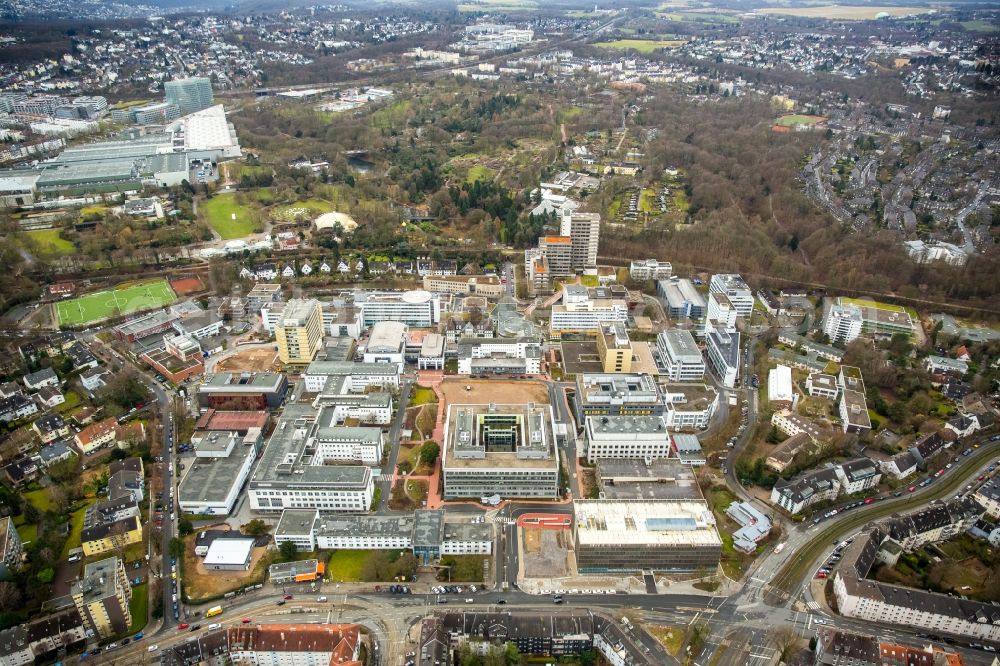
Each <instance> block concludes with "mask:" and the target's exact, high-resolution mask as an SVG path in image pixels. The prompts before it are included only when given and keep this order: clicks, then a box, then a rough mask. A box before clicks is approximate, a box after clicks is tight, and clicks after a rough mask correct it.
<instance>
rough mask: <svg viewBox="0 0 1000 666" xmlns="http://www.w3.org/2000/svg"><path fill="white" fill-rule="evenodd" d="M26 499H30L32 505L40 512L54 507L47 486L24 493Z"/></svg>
mask: <svg viewBox="0 0 1000 666" xmlns="http://www.w3.org/2000/svg"><path fill="white" fill-rule="evenodd" d="M24 499H26V500H28V502H29V503H30V504H31V506H33V507H35V508H36V509H38V511H39V512H40V513H45V512H46V511H48V510H49V509H50V508H51V507H52V503H51V502H50V501H49V491H48V490H46V489H45V488H40V489H39V490H32V491H31V492H28V493H24Z"/></svg>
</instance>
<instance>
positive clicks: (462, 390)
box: [441, 379, 549, 405]
mask: <svg viewBox="0 0 1000 666" xmlns="http://www.w3.org/2000/svg"><path fill="white" fill-rule="evenodd" d="M466 387H469V390H466ZM441 392H442V393H443V394H444V397H445V401H446V402H447V404H449V405H462V404H465V405H488V404H489V403H491V402H494V403H496V404H498V405H523V404H526V403H529V402H534V403H536V404H540V405H547V404H549V392H548V389H547V388H546V386H545V384H542V383H541V382H536V381H532V380H530V379H520V380H514V379H507V380H504V379H491V380H489V381H486V380H476V379H447V380H445V381H443V382H441Z"/></svg>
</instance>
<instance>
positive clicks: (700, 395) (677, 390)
mask: <svg viewBox="0 0 1000 666" xmlns="http://www.w3.org/2000/svg"><path fill="white" fill-rule="evenodd" d="M661 388H662V389H663V393H664V394H669V395H672V396H673V395H683V396H684V400H683V401H679V400H672V401H671V403H670V406H671V408H672V409H675V410H677V411H679V412H695V411H702V410H703V409H706V408H707V407H708V406H709V405H711V404H712V403H713V402H715V401H716V400H717V399H718V397H719V394H718V392H717V391H716V390H715V389H714V388H712V387H711V386H709V385H708V384H663V385H662V387H661Z"/></svg>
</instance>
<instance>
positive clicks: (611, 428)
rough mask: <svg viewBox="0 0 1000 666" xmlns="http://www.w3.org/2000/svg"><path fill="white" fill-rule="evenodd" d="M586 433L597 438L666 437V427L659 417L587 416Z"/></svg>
mask: <svg viewBox="0 0 1000 666" xmlns="http://www.w3.org/2000/svg"><path fill="white" fill-rule="evenodd" d="M587 431H588V433H593V434H595V435H598V436H600V435H607V436H613V435H624V434H652V433H662V434H663V437H664V438H666V437H667V427H666V425H664V423H663V418H662V417H660V416H588V417H587Z"/></svg>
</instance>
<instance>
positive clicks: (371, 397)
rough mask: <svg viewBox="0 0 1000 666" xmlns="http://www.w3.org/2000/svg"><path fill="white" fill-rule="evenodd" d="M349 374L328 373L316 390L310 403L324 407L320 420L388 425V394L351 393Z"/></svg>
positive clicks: (376, 392) (389, 396)
mask: <svg viewBox="0 0 1000 666" xmlns="http://www.w3.org/2000/svg"><path fill="white" fill-rule="evenodd" d="M350 381H351V378H350V377H345V376H343V375H336V376H334V377H331V378H330V379H329V380H328V381H327V382H326V385H325V386H324V387H323V388H322V389H321V390H320V391H319V392H318V393H317V394H316V398H315V399H314V400H313V403H312V404H313V407H317V408H320V409H321V410H324V412H325V413H324V414H322V415H321V418H320V420H321V421H325V422H327V423H330V424H339V423H344V422H346V421H347V420H348V419H350V420H351V421H354V422H356V423H358V424H363V425H389V423H390V422H391V421H392V394H391V393H385V392H383V391H373V392H369V393H355V392H352V391H350V390H348V386H349V384H350Z"/></svg>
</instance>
